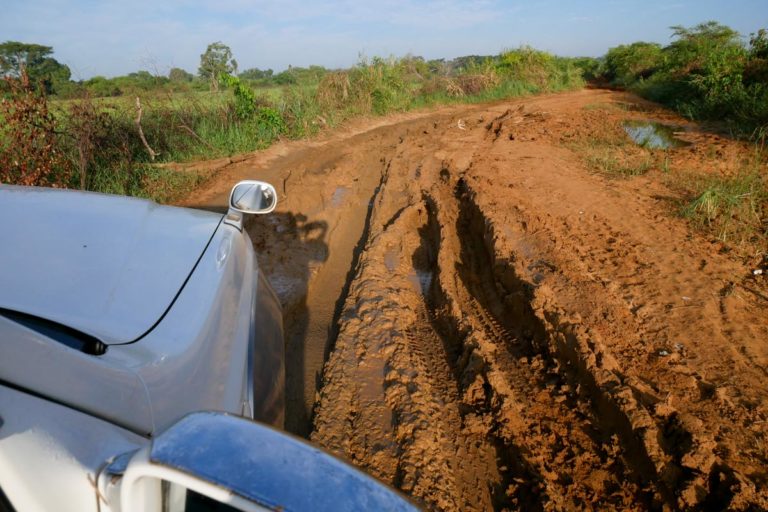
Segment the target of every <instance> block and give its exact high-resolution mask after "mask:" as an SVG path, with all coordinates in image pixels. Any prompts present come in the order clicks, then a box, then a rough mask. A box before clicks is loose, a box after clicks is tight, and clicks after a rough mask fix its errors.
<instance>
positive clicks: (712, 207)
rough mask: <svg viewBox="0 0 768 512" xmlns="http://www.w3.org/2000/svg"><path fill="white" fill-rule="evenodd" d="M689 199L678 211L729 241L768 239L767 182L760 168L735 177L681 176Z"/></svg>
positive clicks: (677, 181) (739, 242) (701, 228)
mask: <svg viewBox="0 0 768 512" xmlns="http://www.w3.org/2000/svg"><path fill="white" fill-rule="evenodd" d="M681 181H683V188H684V190H686V191H687V194H686V195H687V196H688V199H687V200H684V202H683V203H682V204H681V205H680V208H679V212H680V215H681V216H682V217H684V218H685V219H688V221H690V223H691V224H692V225H693V226H695V227H696V228H698V229H700V230H703V231H706V232H709V233H711V234H713V235H714V236H715V237H716V238H717V239H718V240H720V241H722V242H726V243H730V244H744V243H754V242H760V241H761V240H762V241H765V239H766V237H768V183H767V182H766V176H765V175H764V174H761V173H760V172H759V171H758V170H757V169H755V168H753V169H743V170H741V171H740V172H739V173H738V174H736V175H734V176H705V177H701V176H692V175H688V176H685V175H684V176H682V177H678V178H677V179H676V181H675V183H676V185H677V186H680V182H681Z"/></svg>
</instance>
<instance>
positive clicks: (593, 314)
mask: <svg viewBox="0 0 768 512" xmlns="http://www.w3.org/2000/svg"><path fill="white" fill-rule="evenodd" d="M598 101H599V102H615V103H617V104H623V105H626V104H635V103H637V102H638V101H639V100H636V99H634V98H633V97H631V96H627V95H623V94H619V93H615V92H608V91H583V92H579V93H570V94H561V95H552V96H546V97H540V98H533V99H529V100H525V101H519V102H514V103H501V104H495V105H484V106H471V107H466V106H465V107H452V108H447V109H441V110H438V111H434V112H422V113H416V114H408V115H402V116H400V117H397V118H391V119H389V120H388V121H387V122H381V121H379V122H380V123H381V124H380V125H377V126H365V124H364V123H363V122H360V124H359V125H353V126H351V127H348V128H347V129H346V130H347V131H343V130H342V131H340V132H338V133H335V134H332V135H328V136H326V137H325V138H321V139H319V140H317V141H312V142H300V143H286V144H284V145H283V146H281V147H276V148H271V149H270V150H267V151H266V152H264V153H262V154H259V155H255V156H253V157H252V158H251V159H250V160H247V161H245V162H242V163H238V164H237V165H234V166H232V167H231V168H229V169H227V170H226V171H225V172H224V173H223V174H222V175H221V177H220V179H219V180H218V181H217V182H214V183H213V184H212V185H211V186H210V188H209V189H208V191H207V192H204V193H201V195H199V196H198V197H195V198H193V199H191V200H190V201H189V204H196V205H203V206H205V205H209V204H212V203H215V202H216V201H219V200H220V199H219V197H220V196H221V195H222V194H223V193H224V192H222V191H224V190H226V185H227V184H228V183H231V182H232V181H233V180H234V179H235V178H243V179H244V178H246V177H248V178H257V179H267V180H270V181H272V182H273V183H276V184H281V185H282V186H283V190H282V192H283V194H282V197H281V204H280V207H279V208H278V210H277V212H276V214H274V215H272V216H267V217H262V218H258V219H254V220H253V221H252V222H251V223H250V225H249V226H248V232H249V234H250V236H251V238H252V240H253V241H254V246H255V247H256V249H257V250H258V252H259V261H260V264H261V267H262V270H263V271H264V272H265V273H266V274H267V276H268V278H269V279H270V281H271V282H272V284H273V286H274V287H275V288H276V290H277V292H278V295H279V296H280V298H281V301H282V302H283V306H284V310H285V321H286V329H287V342H286V343H287V345H286V346H287V350H288V362H287V375H288V390H287V391H288V395H289V411H288V416H289V418H288V419H289V421H288V425H287V426H288V429H289V430H291V431H293V432H294V433H298V434H300V435H304V436H307V437H309V439H310V440H311V441H312V442H314V443H317V444H318V445H320V446H322V447H324V448H326V449H328V450H329V451H331V452H333V453H335V454H337V455H339V456H341V457H343V458H345V459H347V460H349V461H350V462H352V463H353V464H355V465H357V466H359V467H361V468H362V469H364V470H365V471H367V472H369V473H371V474H373V475H375V476H376V477H378V478H380V479H381V480H383V481H385V482H387V483H389V484H391V485H392V486H394V487H396V488H398V489H400V490H401V491H402V492H404V493H406V494H408V495H410V496H411V497H412V498H413V499H414V501H415V502H416V503H418V504H420V505H422V506H423V507H425V508H426V509H430V510H516V509H523V510H593V509H621V510H721V509H732V510H761V509H766V508H768V490H767V489H766V485H767V484H768V472H766V467H768V448H766V445H765V442H766V441H765V438H766V432H767V431H768V426H766V423H765V421H766V417H767V416H768V399H767V397H768V394H766V392H768V373H766V371H767V370H766V363H768V347H767V346H766V343H767V342H766V340H768V320H767V319H766V317H765V315H764V311H765V306H766V304H765V303H764V302H762V299H761V298H760V295H759V294H758V295H756V294H753V293H723V290H724V289H726V288H727V287H728V286H730V287H731V288H729V289H738V288H739V287H740V286H742V285H743V286H747V285H748V286H750V287H752V288H755V287H764V285H765V284H764V283H762V282H757V281H755V280H754V279H752V280H751V281H748V279H751V278H749V277H748V276H749V275H750V272H749V268H748V267H747V266H746V265H745V263H744V262H743V261H741V260H739V259H738V258H736V257H734V256H733V255H729V254H727V253H722V252H716V251H712V249H711V246H710V244H709V242H708V241H707V240H705V239H703V238H702V237H700V236H698V235H693V234H692V233H691V231H690V228H689V227H688V226H687V225H686V224H685V223H684V222H683V221H682V220H680V219H675V218H673V217H669V216H668V215H667V213H666V212H665V211H664V207H665V204H664V203H663V202H661V201H660V200H659V199H658V198H657V197H658V196H659V195H660V194H661V192H663V191H661V189H660V187H661V186H660V185H658V184H654V183H652V182H651V181H652V177H650V178H645V177H643V178H641V179H642V180H644V181H643V182H642V183H641V184H633V183H629V182H615V181H613V182H612V181H607V180H605V179H604V178H602V177H599V176H595V175H594V174H591V173H590V172H589V171H588V170H587V169H586V168H585V166H584V164H583V163H582V162H581V161H580V160H579V159H578V158H577V157H576V156H575V155H574V154H573V153H572V152H571V151H570V150H568V149H567V148H566V147H565V146H564V143H563V141H564V140H567V139H570V138H572V137H573V136H574V134H578V133H579V132H580V131H584V130H588V129H589V126H590V124H591V123H594V122H595V116H598V115H601V113H600V112H596V111H594V110H591V109H585V106H587V105H590V104H593V103H595V102H598ZM642 115H644V116H648V112H647V109H644V110H643V112H642ZM675 151H688V149H686V148H678V149H676V150H675ZM278 188H280V187H279V186H278ZM702 262H705V263H704V265H703V266H702ZM703 268H705V269H706V270H702V269H703ZM729 283H730V284H729ZM759 289H760V290H763V289H764V288H759ZM761 293H762V292H761Z"/></svg>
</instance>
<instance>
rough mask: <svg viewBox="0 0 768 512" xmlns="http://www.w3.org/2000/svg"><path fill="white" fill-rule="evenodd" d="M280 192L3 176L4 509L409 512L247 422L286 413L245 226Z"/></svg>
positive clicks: (270, 308)
mask: <svg viewBox="0 0 768 512" xmlns="http://www.w3.org/2000/svg"><path fill="white" fill-rule="evenodd" d="M276 201H277V194H276V193H275V190H274V188H273V187H272V186H271V185H269V184H266V183H262V182H255V181H249V182H241V183H239V184H238V185H236V186H235V187H234V188H233V190H232V194H231V196H230V205H229V206H230V208H229V211H228V212H227V214H226V215H220V214H214V213H210V212H200V211H196V210H187V209H183V208H173V207H167V206H160V205H157V204H155V203H153V202H149V201H144V200H137V199H131V198H124V197H116V196H108V195H102V194H91V193H83V192H68V191H55V190H51V189H40V188H27V187H12V186H0V219H2V227H0V511H4V510H19V511H37V510H43V511H48V510H50V511H63V510H72V511H99V512H105V511H133V510H147V511H158V512H159V511H184V510H232V509H234V510H310V509H312V510H344V509H346V510H353V509H354V510H360V509H399V510H405V509H412V505H410V504H409V503H408V502H407V501H406V500H405V499H403V498H402V497H400V496H399V495H397V494H396V493H394V492H393V491H391V490H389V489H388V488H386V487H384V486H382V485H381V484H379V483H377V482H376V481H374V480H373V479H371V478H370V477H368V476H366V475H364V474H363V473H360V472H358V471H356V470H354V469H352V468H351V467H349V466H347V465H346V464H344V463H341V462H339V461H338V460H336V459H334V458H332V457H330V456H329V455H327V454H325V453H323V452H321V451H319V450H317V449H316V448H313V447H311V446H309V445H308V444H306V443H304V442H302V441H300V440H297V439H294V438H292V437H289V436H286V435H285V434H283V433H280V432H278V431H276V430H272V429H271V428H269V427H266V426H263V425H259V424H257V423H254V422H253V421H250V419H256V420H259V421H262V422H265V423H268V424H271V425H273V426H276V427H281V426H282V421H283V414H284V396H283V391H284V353H283V350H284V344H283V336H282V316H281V311H280V306H279V303H278V301H277V299H276V298H275V295H274V293H273V291H272V290H271V289H270V287H269V285H268V284H267V282H266V280H265V279H264V277H263V276H262V274H261V272H260V271H259V268H258V263H257V261H256V258H255V254H254V251H253V247H252V245H251V242H250V240H249V239H248V236H247V234H246V233H245V232H244V231H243V229H242V224H243V216H244V215H245V214H248V213H269V212H271V211H272V210H273V209H274V207H275V204H276ZM201 411H206V412H201ZM242 417H245V418H248V419H244V418H242Z"/></svg>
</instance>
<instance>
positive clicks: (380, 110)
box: [0, 47, 584, 201]
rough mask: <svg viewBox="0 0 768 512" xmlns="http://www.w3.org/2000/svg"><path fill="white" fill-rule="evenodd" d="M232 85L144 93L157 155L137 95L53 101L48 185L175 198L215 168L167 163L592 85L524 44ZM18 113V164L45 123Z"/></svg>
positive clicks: (21, 95)
mask: <svg viewBox="0 0 768 512" xmlns="http://www.w3.org/2000/svg"><path fill="white" fill-rule="evenodd" d="M222 83H223V85H224V86H226V90H225V91H224V92H222V93H220V94H210V93H202V92H191V93H187V94H183V93H177V94H160V95H152V94H149V93H147V94H146V95H145V96H144V97H142V101H141V103H142V117H141V122H140V126H141V131H142V132H143V133H144V135H145V138H146V141H147V144H148V145H149V147H150V148H151V150H152V151H149V150H148V148H147V147H146V146H145V144H144V143H143V141H141V138H140V137H139V126H138V125H137V123H136V117H137V114H138V112H137V108H136V104H135V103H134V100H135V98H132V99H129V98H124V97H121V98H110V99H107V100H104V99H89V98H83V99H80V100H67V101H59V102H52V103H51V106H52V110H53V114H52V117H51V116H49V117H51V119H48V118H46V119H47V121H46V122H47V123H48V124H50V126H49V127H48V132H50V134H48V133H42V132H41V133H38V135H40V136H51V134H55V135H56V136H55V137H54V138H53V139H55V142H53V143H52V144H55V151H52V154H55V155H56V156H57V160H56V162H53V160H52V156H51V155H50V154H49V155H48V156H47V157H46V158H48V159H49V160H50V162H48V163H47V164H46V165H47V167H46V173H45V176H47V177H48V178H50V177H53V178H52V179H53V181H51V180H49V179H48V178H46V181H45V183H49V184H50V183H53V184H55V185H56V186H61V187H70V188H81V189H86V190H96V191H102V192H113V193H119V194H127V195H136V196H143V197H152V198H155V199H157V200H160V201H167V200H172V199H173V198H174V197H175V196H177V195H179V194H183V193H185V192H186V191H187V190H189V189H190V188H191V187H194V186H196V185H197V184H198V183H199V182H200V180H202V179H204V178H205V176H203V175H199V174H195V173H180V172H175V171H172V170H170V169H169V168H168V167H167V166H158V165H157V164H158V163H162V162H170V161H175V162H183V161H188V160H197V159H210V158H217V157H222V156H231V155H234V154H237V153H244V152H249V151H253V150H258V149H262V148H265V147H267V146H269V145H270V144H272V143H273V142H274V141H275V140H277V139H279V138H281V137H288V138H302V137H308V136H312V135H313V134H315V133H317V132H318V131H319V130H321V129H322V128H324V127H326V126H332V125H334V124H337V123H339V122H341V121H343V120H345V119H349V118H351V117H354V116H360V115H385V114H388V113H390V112H403V111H407V110H411V109H414V108H419V107H422V106H427V105H435V104H443V103H457V102H478V101H487V100H496V99H503V98H509V97H515V96H520V95H525V94H532V93H537V92H545V91H559V90H564V89H569V88H576V87H580V86H582V85H583V83H584V82H583V79H582V77H581V70H580V68H578V67H577V66H576V65H574V63H573V61H572V60H570V59H562V58H558V57H555V56H553V55H550V54H548V53H546V52H541V51H538V50H535V49H533V48H530V47H522V48H519V49H515V50H507V51H504V52H502V53H501V54H500V55H498V56H496V57H491V58H485V59H478V60H473V61H471V62H470V63H469V64H468V65H467V66H465V67H464V68H461V69H460V70H459V71H453V72H451V71H450V70H449V71H445V70H440V69H433V68H431V67H430V66H428V65H427V63H426V62H425V61H424V60H423V59H419V58H414V57H410V56H408V57H404V58H388V59H383V58H379V57H374V58H372V59H362V60H361V61H360V62H359V63H358V64H357V65H355V66H353V67H352V68H350V69H348V70H344V71H339V72H333V73H324V74H323V75H322V77H320V78H319V82H317V81H314V82H313V83H315V84H316V85H312V84H306V83H298V84H295V85H289V86H285V87H283V88H282V89H281V90H280V91H279V94H276V93H275V91H271V93H270V94H269V95H265V94H261V93H259V92H257V91H259V90H258V89H257V90H254V89H252V88H251V87H250V85H249V84H248V82H247V81H241V80H240V79H239V78H236V77H231V76H223V77H222ZM42 94H43V93H42V92H41V91H34V90H33V89H32V88H29V87H27V88H26V89H24V88H23V87H22V88H21V89H19V90H18V94H16V95H15V96H14V95H11V96H10V97H9V98H8V99H7V101H8V102H10V104H13V103H14V102H21V103H19V105H22V104H23V103H24V101H26V102H27V103H29V102H30V101H32V100H31V98H34V101H36V102H38V103H41V104H44V105H47V104H48V102H47V101H46V99H45V98H44V96H42ZM28 110H29V109H28ZM31 110H32V111H34V108H32V109H31ZM15 111H16V110H14V108H10V110H9V112H11V113H12V112H15ZM17 118H18V121H17V125H18V126H17V127H16V128H18V129H16V130H15V131H14V129H13V126H11V127H10V128H11V129H9V128H8V123H6V128H5V129H4V130H2V132H0V151H2V153H3V155H4V156H5V157H7V158H5V159H4V160H3V161H8V162H9V165H10V167H11V169H10V171H13V169H12V168H13V162H14V161H17V160H18V158H12V156H13V155H11V153H12V152H13V148H14V147H16V146H18V142H19V141H16V140H15V139H14V138H16V139H20V140H21V139H23V138H24V137H25V136H28V135H29V134H28V129H32V130H34V129H35V128H34V126H32V127H29V126H27V125H28V124H29V123H27V122H26V121H24V119H23V116H21V117H19V116H17ZM25 123H26V124H25ZM54 125H55V126H54ZM53 139H51V140H53ZM49 153H50V152H49ZM41 154H42V153H41ZM153 154H154V155H156V157H157V158H154V156H153ZM35 158H37V159H38V160H39V159H40V158H42V157H40V155H37V156H36V157H35ZM20 172H21V174H24V172H26V175H24V176H21V174H19V173H16V174H18V175H19V176H17V178H13V176H16V174H13V172H10V173H7V174H8V176H11V178H4V179H3V181H6V182H24V183H30V184H37V182H36V180H35V178H34V176H33V174H31V171H28V170H27V171H24V170H21V171H20ZM40 183H42V182H40Z"/></svg>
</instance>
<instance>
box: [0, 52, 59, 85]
mask: <svg viewBox="0 0 768 512" xmlns="http://www.w3.org/2000/svg"><path fill="white" fill-rule="evenodd" d="M52 53H53V48H52V47H50V46H43V45H40V44H29V43H21V42H19V41H6V42H4V43H2V44H0V74H2V75H3V76H10V77H15V78H19V77H21V75H22V71H23V70H26V73H27V75H28V76H29V81H30V83H31V84H33V85H37V84H40V83H42V85H43V87H44V88H45V91H46V92H47V93H49V94H50V93H53V92H55V88H56V86H57V85H61V84H65V83H67V82H69V79H70V77H71V72H70V70H69V67H68V66H65V65H64V64H61V63H60V62H58V61H57V60H56V59H54V58H53V57H50V55H51V54H52Z"/></svg>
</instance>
